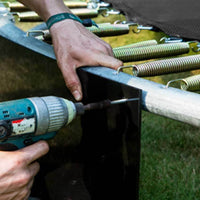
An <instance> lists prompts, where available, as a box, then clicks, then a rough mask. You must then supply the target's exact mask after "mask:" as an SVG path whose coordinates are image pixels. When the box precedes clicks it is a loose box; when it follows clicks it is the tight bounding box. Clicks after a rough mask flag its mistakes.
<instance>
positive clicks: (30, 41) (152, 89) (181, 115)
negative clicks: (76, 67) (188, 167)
mask: <svg viewBox="0 0 200 200" xmlns="http://www.w3.org/2000/svg"><path fill="white" fill-rule="evenodd" d="M0 36H1V37H4V38H6V39H8V40H11V41H12V42H14V43H16V44H19V45H21V46H24V47H26V48H28V49H31V50H32V51H35V52H37V53H39V54H42V55H44V56H46V57H49V58H51V59H56V58H55V55H54V51H53V47H52V46H50V45H49V44H46V43H44V42H42V41H39V40H37V39H35V38H33V37H26V33H25V32H23V31H22V30H20V29H19V28H17V27H16V26H15V25H14V24H13V23H12V22H11V21H10V20H9V18H6V17H5V16H0ZM82 70H86V71H88V72H89V73H92V74H95V75H98V76H101V77H104V78H107V79H111V80H115V81H117V82H120V83H123V84H127V85H129V86H132V87H135V88H139V89H141V90H142V108H143V109H144V110H147V111H149V112H152V113H155V114H158V115H162V116H165V117H169V118H171V119H174V120H178V121H181V122H184V123H188V124H191V125H194V126H198V127H200V95H199V94H196V93H192V92H187V91H182V90H180V89H175V88H165V86H164V85H161V84H157V83H155V82H152V81H148V80H145V79H142V78H138V77H133V76H131V75H128V74H125V73H123V72H120V73H119V74H118V75H117V74H116V72H115V71H114V70H111V69H108V68H104V67H87V68H83V69H82Z"/></svg>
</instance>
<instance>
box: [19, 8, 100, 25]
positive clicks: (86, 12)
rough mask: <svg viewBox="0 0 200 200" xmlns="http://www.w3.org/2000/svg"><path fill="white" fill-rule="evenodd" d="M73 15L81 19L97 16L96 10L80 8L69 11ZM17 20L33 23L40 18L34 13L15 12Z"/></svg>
mask: <svg viewBox="0 0 200 200" xmlns="http://www.w3.org/2000/svg"><path fill="white" fill-rule="evenodd" d="M70 10H71V11H72V13H73V14H75V15H77V16H78V17H80V18H81V19H84V18H93V17H97V16H98V10H97V9H88V8H80V9H70ZM16 15H17V16H18V20H19V21H21V22H33V21H41V20H42V19H41V17H40V16H39V15H38V14H37V13H35V12H34V11H27V12H17V13H16Z"/></svg>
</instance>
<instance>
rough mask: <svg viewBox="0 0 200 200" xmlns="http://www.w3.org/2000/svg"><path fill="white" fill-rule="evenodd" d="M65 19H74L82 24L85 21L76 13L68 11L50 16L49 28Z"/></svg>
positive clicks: (47, 22)
mask: <svg viewBox="0 0 200 200" xmlns="http://www.w3.org/2000/svg"><path fill="white" fill-rule="evenodd" d="M63 20H73V21H77V22H79V23H81V24H82V23H83V21H82V20H81V19H80V18H79V17H77V16H76V15H74V14H72V13H68V12H64V13H58V14H55V15H52V16H51V17H49V18H48V20H47V21H46V24H47V27H48V29H50V28H51V27H52V26H53V25H54V24H56V23H58V22H60V21H63Z"/></svg>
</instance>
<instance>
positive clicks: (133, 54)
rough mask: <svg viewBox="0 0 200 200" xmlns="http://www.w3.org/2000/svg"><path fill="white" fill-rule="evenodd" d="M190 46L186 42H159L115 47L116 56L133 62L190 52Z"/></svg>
mask: <svg viewBox="0 0 200 200" xmlns="http://www.w3.org/2000/svg"><path fill="white" fill-rule="evenodd" d="M189 50H190V46H189V44H188V43H186V42H181V43H174V44H159V45H152V46H145V47H137V48H120V49H113V53H114V56H115V57H116V58H118V59H119V60H122V61H123V62H132V61H139V60H148V59H153V58H161V57H168V56H175V55H180V54H184V53H188V52H189Z"/></svg>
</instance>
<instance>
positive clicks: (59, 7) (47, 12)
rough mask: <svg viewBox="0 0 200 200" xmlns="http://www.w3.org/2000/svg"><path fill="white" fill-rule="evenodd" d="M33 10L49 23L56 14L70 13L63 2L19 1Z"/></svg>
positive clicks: (45, 0)
mask: <svg viewBox="0 0 200 200" xmlns="http://www.w3.org/2000/svg"><path fill="white" fill-rule="evenodd" d="M18 1H19V2H21V3H23V4H24V5H26V6H27V7H29V8H30V9H31V10H33V11H35V12H37V13H38V15H40V17H41V18H42V19H43V20H44V21H47V19H48V18H49V17H50V16H52V15H55V14H58V13H63V12H70V10H69V9H68V8H67V7H66V6H65V4H64V2H63V0H18Z"/></svg>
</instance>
